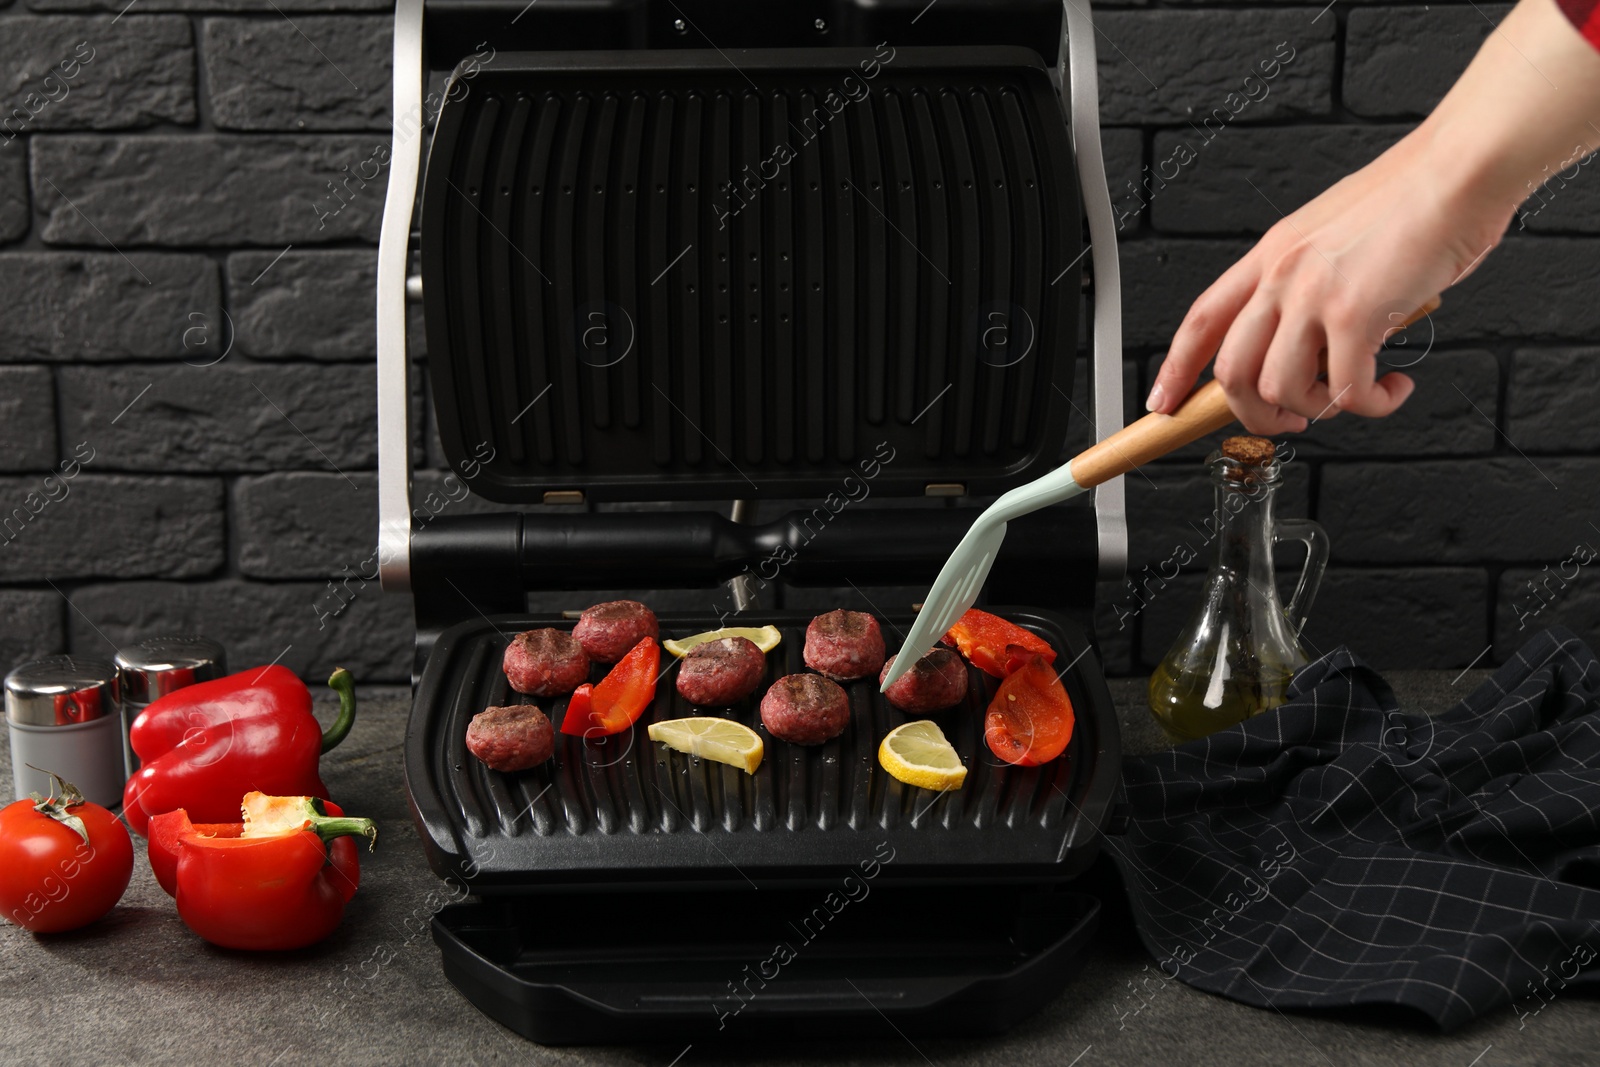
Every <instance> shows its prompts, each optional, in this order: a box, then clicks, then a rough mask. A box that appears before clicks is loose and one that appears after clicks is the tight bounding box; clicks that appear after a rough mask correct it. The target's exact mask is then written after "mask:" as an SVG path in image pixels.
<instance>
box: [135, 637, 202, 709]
mask: <svg viewBox="0 0 1600 1067" xmlns="http://www.w3.org/2000/svg"><path fill="white" fill-rule="evenodd" d="M224 660H225V657H224V654H223V651H222V646H221V645H219V644H217V643H216V642H215V641H213V640H211V639H210V638H209V637H151V638H147V639H145V640H143V641H140V642H138V643H137V644H133V645H129V646H127V647H126V648H122V649H119V650H118V651H117V667H118V669H119V670H120V671H121V674H122V699H123V700H125V701H127V702H128V703H129V704H137V705H144V704H149V703H151V702H152V701H154V700H156V699H158V698H160V697H164V696H166V695H167V694H168V693H170V692H172V691H173V690H176V689H182V688H183V687H184V686H186V685H193V684H194V683H196V682H209V681H210V680H211V679H213V678H221V677H222V676H223V675H224V674H226V673H227V668H226V667H225V666H224Z"/></svg>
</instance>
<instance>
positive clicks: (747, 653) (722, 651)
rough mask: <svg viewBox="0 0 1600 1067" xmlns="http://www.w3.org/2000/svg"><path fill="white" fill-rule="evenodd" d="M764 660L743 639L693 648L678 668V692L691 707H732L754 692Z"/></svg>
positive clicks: (759, 681) (763, 669)
mask: <svg viewBox="0 0 1600 1067" xmlns="http://www.w3.org/2000/svg"><path fill="white" fill-rule="evenodd" d="M766 673H767V657H766V656H765V655H763V654H762V652H761V649H759V648H757V647H756V643H755V642H754V641H751V640H750V639H749V638H745V637H724V638H721V639H720V640H717V641H707V642H705V643H704V644H699V645H696V646H694V647H693V648H691V649H690V650H689V654H688V655H687V656H684V657H683V663H681V664H680V665H679V666H678V692H679V693H681V694H683V699H685V700H687V701H688V702H689V703H691V704H702V705H711V704H732V703H733V702H734V701H736V700H743V699H744V698H745V697H747V696H749V695H750V694H751V693H753V692H755V691H756V686H758V685H760V684H761V677H762V675H764V674H766Z"/></svg>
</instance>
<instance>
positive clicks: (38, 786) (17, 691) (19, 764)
mask: <svg viewBox="0 0 1600 1067" xmlns="http://www.w3.org/2000/svg"><path fill="white" fill-rule="evenodd" d="M6 727H7V731H8V732H9V734H10V737H11V775H12V783H13V785H14V787H15V793H16V799H18V800H22V799H24V798H26V797H27V796H28V794H30V793H33V792H38V793H40V794H41V795H49V794H50V792H51V790H52V787H53V785H54V783H53V782H52V781H51V780H50V776H49V775H48V774H45V773H43V772H44V771H53V772H55V773H56V774H59V775H60V776H61V777H62V778H63V779H65V780H66V781H69V782H71V783H72V784H73V785H76V786H77V787H78V789H79V790H80V791H81V792H82V793H83V795H84V796H85V797H86V798H87V799H89V800H92V801H94V802H95V803H96V804H100V805H102V806H104V807H107V808H116V807H120V806H121V804H122V786H123V783H124V782H126V781H127V775H126V774H124V773H123V767H124V764H123V756H122V738H123V729H122V695H121V684H120V681H119V679H118V677H117V669H116V667H115V666H113V665H112V664H111V663H109V662H107V661H106V660H102V659H91V658H87V657H83V656H49V657H46V658H45V659H38V660H33V661H32V662H30V663H24V664H23V665H22V666H20V667H18V668H16V669H15V670H13V671H12V672H11V673H10V674H8V675H6ZM29 764H32V767H30V766H29ZM33 767H37V768H39V770H34V769H33Z"/></svg>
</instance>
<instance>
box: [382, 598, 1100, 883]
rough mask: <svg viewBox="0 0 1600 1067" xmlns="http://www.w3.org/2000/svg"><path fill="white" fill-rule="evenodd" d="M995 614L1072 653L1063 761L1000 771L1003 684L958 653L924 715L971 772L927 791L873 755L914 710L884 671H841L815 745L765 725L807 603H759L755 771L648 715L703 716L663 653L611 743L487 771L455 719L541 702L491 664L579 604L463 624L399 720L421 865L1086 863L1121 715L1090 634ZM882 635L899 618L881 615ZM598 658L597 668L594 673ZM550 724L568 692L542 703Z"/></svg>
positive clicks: (795, 873)
mask: <svg viewBox="0 0 1600 1067" xmlns="http://www.w3.org/2000/svg"><path fill="white" fill-rule="evenodd" d="M995 611H996V612H997V613H998V614H1001V615H1003V616H1005V617H1006V618H1008V619H1011V620H1012V621H1014V622H1016V623H1018V624H1020V625H1023V626H1026V627H1028V628H1029V629H1032V630H1034V631H1035V632H1037V633H1039V634H1040V635H1042V636H1043V637H1044V638H1045V639H1046V640H1048V641H1049V642H1050V643H1051V644H1052V645H1053V646H1054V647H1055V648H1056V650H1057V652H1058V654H1059V656H1060V658H1059V659H1058V660H1057V663H1058V664H1060V665H1063V666H1066V665H1070V666H1066V670H1065V673H1064V675H1063V678H1062V681H1063V682H1064V683H1065V685H1066V688H1067V692H1068V694H1069V695H1070V696H1071V698H1072V702H1073V706H1074V709H1075V712H1076V717H1077V726H1076V728H1075V730H1074V733H1073V738H1072V741H1071V744H1070V745H1069V746H1068V748H1067V751H1066V753H1065V754H1064V755H1063V756H1062V758H1061V759H1059V760H1055V761H1053V762H1051V763H1049V764H1046V765H1045V766H1043V767H1034V768H1021V767H1012V766H1009V765H1007V764H1004V763H1002V762H1000V761H999V760H998V759H996V758H995V757H994V756H993V755H992V754H991V753H990V752H989V750H988V748H987V746H985V745H984V743H983V710H984V708H986V707H987V705H988V702H989V700H990V698H991V697H992V696H993V694H994V689H995V686H996V680H995V679H993V678H990V677H988V676H987V675H984V674H983V673H982V672H980V671H978V670H976V669H975V668H970V667H969V672H970V682H971V685H970V687H969V693H968V697H967V701H966V702H965V703H964V704H963V705H961V706H960V707H957V708H953V709H951V710H949V711H945V712H940V713H938V714H937V715H935V716H932V717H933V718H934V719H935V720H936V721H938V722H939V723H940V726H941V727H942V728H943V730H944V732H945V734H946V736H948V737H949V738H950V740H951V742H952V744H954V745H955V746H956V749H957V750H958V751H959V752H960V753H961V756H962V758H963V760H964V761H965V763H966V765H967V767H968V776H967V781H966V784H965V786H964V787H963V788H962V789H960V790H958V791H954V792H950V793H945V794H938V793H933V792H929V791H926V790H921V789H916V788H913V787H909V786H905V785H903V784H902V783H900V782H898V781H896V780H895V779H893V778H892V777H890V776H889V775H888V774H887V773H886V772H885V771H883V770H882V768H880V767H879V766H878V760H877V746H878V743H879V741H880V740H881V739H882V738H883V736H884V734H886V733H887V732H888V731H889V730H890V729H892V728H893V727H895V726H897V725H899V724H901V723H902V722H905V721H907V716H905V715H903V714H902V713H900V712H898V711H896V710H895V709H893V708H892V707H890V706H889V705H888V704H887V702H885V701H884V700H883V699H882V697H881V696H880V694H879V693H878V687H877V683H876V680H872V681H867V680H863V681H860V682H855V683H851V684H850V685H848V686H846V691H847V693H848V694H849V697H850V701H851V706H852V722H851V725H850V727H849V728H848V729H847V730H846V732H845V733H844V734H843V735H842V736H840V737H838V738H835V739H834V740H832V741H830V742H828V743H826V744H824V745H820V746H814V747H802V746H797V745H791V744H788V743H786V742H783V741H779V740H776V739H774V738H772V737H770V736H769V735H767V734H766V732H765V730H764V728H763V727H762V726H761V724H760V716H759V713H758V710H757V709H758V705H759V698H760V696H761V694H762V693H764V692H765V691H766V687H767V686H768V685H770V683H771V682H772V681H774V680H776V679H777V678H778V677H780V676H782V675H784V674H789V673H795V672H799V671H802V670H804V669H805V667H804V664H803V662H802V659H801V651H802V649H803V647H804V642H805V626H806V624H807V623H808V622H809V621H810V619H811V615H810V614H804V615H800V614H796V613H792V612H789V613H786V612H769V613H764V614H763V615H762V616H761V617H760V618H759V619H753V620H750V621H753V622H755V623H758V624H759V623H767V622H770V623H772V624H774V625H776V626H778V627H779V628H780V629H781V630H782V632H783V643H782V644H781V645H779V646H778V648H777V649H775V650H774V651H773V652H772V653H770V654H769V655H768V657H767V677H766V679H765V681H764V682H763V684H762V685H761V686H760V687H758V688H757V690H756V692H755V694H753V695H752V696H751V697H749V698H747V699H746V700H745V701H743V702H741V703H740V704H739V705H737V706H735V707H733V708H731V709H727V710H725V711H722V712H716V713H720V714H726V715H728V716H729V717H731V718H735V719H737V720H738V721H740V722H743V723H745V724H746V725H748V726H751V727H753V728H754V729H756V730H757V731H758V732H760V733H761V734H762V736H763V740H764V741H765V742H766V757H765V759H764V760H763V761H762V764H761V767H760V768H759V769H758V771H757V772H756V774H755V775H753V776H752V775H746V774H745V773H744V772H743V771H740V770H737V769H735V768H733V767H728V766H725V765H723V764H718V763H712V762H709V761H704V760H696V759H691V758H690V757H688V756H685V755H683V754H681V753H676V752H669V751H666V750H665V749H664V748H663V747H661V746H658V745H657V744H656V743H654V742H652V741H650V740H649V737H648V735H647V734H646V727H647V725H648V724H649V723H651V722H654V721H657V720H659V719H670V718H678V717H681V716H685V715H693V714H708V712H705V711H703V710H700V709H695V708H694V707H693V706H691V705H689V704H688V703H687V702H686V701H684V700H683V699H682V698H681V697H680V696H678V694H677V692H676V690H675V688H674V680H675V679H674V674H673V673H672V672H673V670H674V669H675V668H673V667H672V666H671V665H672V664H674V663H675V661H674V660H673V658H672V657H671V656H670V655H668V654H666V653H665V652H664V653H663V657H662V658H663V666H664V667H667V668H668V669H667V670H666V672H665V673H664V675H663V677H662V678H661V680H660V683H659V685H658V687H657V697H656V701H655V703H654V705H652V707H650V708H649V709H647V710H646V712H645V713H644V715H643V716H642V717H641V719H640V721H639V723H638V724H637V725H636V726H635V727H634V728H633V729H632V730H631V731H629V732H627V733H624V734H620V735H617V736H615V737H612V738H608V739H605V743H604V744H598V743H595V742H593V741H591V742H585V741H583V740H582V739H581V738H575V737H567V736H565V735H563V734H560V733H559V732H558V733H557V735H556V737H557V740H556V752H555V758H554V760H552V761H551V762H550V763H547V764H545V765H544V766H542V767H538V768H534V769H532V770H529V771H523V772H520V773H516V774H501V773H499V772H495V771H491V770H489V769H488V768H487V767H485V766H484V765H483V764H482V763H480V762H479V761H478V760H477V759H475V758H474V757H472V756H471V755H470V754H469V753H468V752H467V750H466V741H465V738H466V728H467V723H468V721H469V720H470V719H471V718H472V716H473V715H475V714H477V713H478V712H479V711H482V710H483V709H484V708H485V707H489V706H493V705H499V704H508V703H514V702H518V701H521V702H527V701H532V700H533V699H534V698H532V697H525V696H521V695H519V694H517V693H514V692H512V691H511V690H510V689H509V687H508V685H507V684H506V679H505V675H504V673H503V672H502V671H501V668H500V662H501V657H502V654H503V652H504V649H505V646H506V644H507V643H508V642H509V640H510V638H511V637H513V636H514V635H515V634H516V633H517V632H518V631H521V630H525V629H530V628H533V627H537V626H556V627H560V628H570V627H571V626H572V620H563V619H560V618H558V617H557V618H551V617H535V616H500V617H496V618H494V619H492V620H491V619H487V618H481V619H478V620H475V621H471V622H467V623H463V624H461V625H458V626H456V627H454V628H452V629H451V630H449V631H447V632H446V633H445V634H444V635H443V636H441V638H440V639H439V642H438V644H437V646H436V647H435V648H434V651H433V654H432V656H431V657H430V658H429V661H428V665H427V668H426V670H425V671H424V673H423V677H422V681H421V684H420V686H419V688H418V692H417V697H416V703H415V706H414V707H413V710H412V713H411V719H410V723H409V727H408V729H407V732H406V743H405V767H406V781H407V786H408V788H409V792H410V796H411V803H412V808H413V813H414V815H415V817H416V820H417V824H418V827H419V830H420V833H421V837H422V840H423V844H424V847H425V849H426V851H427V854H428V858H429V862H430V864H431V865H432V866H433V868H434V870H435V871H436V872H437V873H438V874H439V875H441V876H442V877H447V878H450V879H452V880H459V881H461V882H464V883H465V884H466V885H468V886H470V887H471V888H472V889H473V890H474V891H475V892H478V893H484V894H493V893H496V892H518V893H521V892H526V891H528V890H531V889H538V888H554V887H559V886H562V885H567V886H575V885H585V886H605V887H607V888H608V889H613V890H614V889H618V888H623V887H628V888H641V887H643V886H645V885H655V886H667V885H676V886H678V887H680V888H688V886H689V885H691V884H693V885H695V886H697V887H699V888H703V889H709V888H714V887H717V886H723V887H727V886H735V887H739V888H749V887H751V886H759V887H760V888H761V889H763V890H765V889H768V888H769V887H770V886H777V885H782V886H794V885H796V884H799V883H803V882H808V881H809V882H814V883H825V882H828V881H830V880H831V881H833V882H837V880H838V877H839V876H840V874H841V873H842V872H844V871H845V870H847V869H850V868H855V867H856V866H857V865H858V864H859V863H860V862H861V861H863V860H868V859H871V858H872V857H873V856H874V853H875V851H877V850H880V849H881V850H883V852H884V853H889V852H892V853H893V857H894V858H893V860H892V862H888V863H885V864H884V866H883V876H884V881H885V882H893V883H901V884H904V883H907V882H912V881H923V882H925V881H929V880H933V881H937V882H940V883H944V884H949V883H952V882H960V881H965V880H982V881H984V882H987V883H990V884H993V882H994V881H995V880H997V879H1008V880H1018V879H1034V880H1037V879H1041V878H1042V879H1050V880H1058V879H1064V878H1068V877H1071V876H1073V875H1075V874H1077V873H1079V872H1081V871H1082V870H1083V869H1084V868H1085V867H1087V865H1088V864H1089V863H1090V862H1091V861H1092V860H1093V858H1094V855H1095V852H1096V846H1097V843H1098V836H1099V832H1100V829H1101V827H1102V826H1103V825H1104V822H1105V819H1106V815H1107V809H1108V807H1109V804H1110V802H1111V797H1112V792H1113V790H1114V789H1115V787H1116V784H1117V778H1118V774H1119V771H1120V766H1119V765H1120V755H1121V754H1120V746H1119V739H1118V733H1117V724H1116V718H1115V711H1114V709H1113V707H1112V703H1111V696H1110V692H1109V690H1108V689H1107V687H1106V683H1105V679H1104V677H1103V675H1102V674H1101V671H1100V667H1099V663H1098V660H1097V659H1096V657H1095V655H1094V653H1093V652H1092V651H1090V649H1089V647H1088V644H1087V641H1086V639H1085V637H1084V635H1083V633H1082V631H1081V630H1080V629H1079V628H1078V627H1077V626H1075V625H1074V624H1072V623H1071V622H1069V621H1068V620H1066V619H1064V618H1062V617H1060V616H1057V615H1054V614H1050V613H1046V612H1041V611H1037V610H1034V609H1007V608H997V609H995ZM660 621H661V636H662V637H663V638H668V637H686V636H689V635H691V634H694V633H699V632H701V631H704V630H708V629H712V628H714V627H715V626H717V624H718V621H717V619H716V617H715V616H712V615H705V616H662V617H661V620H660ZM879 622H880V623H881V624H882V625H883V630H884V635H885V638H886V641H887V643H888V644H889V645H890V647H891V649H892V648H894V647H895V646H897V645H898V643H899V635H900V634H903V633H904V632H905V631H906V629H907V627H908V625H909V619H908V618H905V617H887V618H885V617H880V619H879ZM604 670H605V668H604V666H602V665H597V666H596V668H595V672H594V675H593V677H594V679H595V680H598V679H599V678H600V677H602V676H603V673H604ZM539 703H540V706H541V707H543V708H544V710H545V711H546V712H547V713H548V714H549V715H550V718H551V720H552V721H553V722H554V723H555V724H556V726H557V728H558V730H559V727H560V723H561V718H562V715H563V714H564V712H565V710H566V698H565V697H559V698H556V699H554V700H549V699H544V700H540V701H539Z"/></svg>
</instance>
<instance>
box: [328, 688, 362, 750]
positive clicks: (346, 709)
mask: <svg viewBox="0 0 1600 1067" xmlns="http://www.w3.org/2000/svg"><path fill="white" fill-rule="evenodd" d="M328 685H329V687H330V688H332V689H333V691H334V692H336V693H338V694H339V717H338V718H337V719H335V720H333V725H332V726H330V727H328V728H327V730H325V731H324V732H323V734H322V751H324V752H326V751H328V749H330V748H332V747H333V746H334V745H337V744H338V743H339V742H340V741H343V740H344V739H345V737H346V736H347V735H348V734H349V733H350V727H352V726H354V725H355V722H356V680H355V679H354V678H353V677H351V675H350V672H349V671H347V670H345V669H344V668H343V667H340V668H339V669H337V670H335V671H334V672H333V677H331V678H329V679H328Z"/></svg>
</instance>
